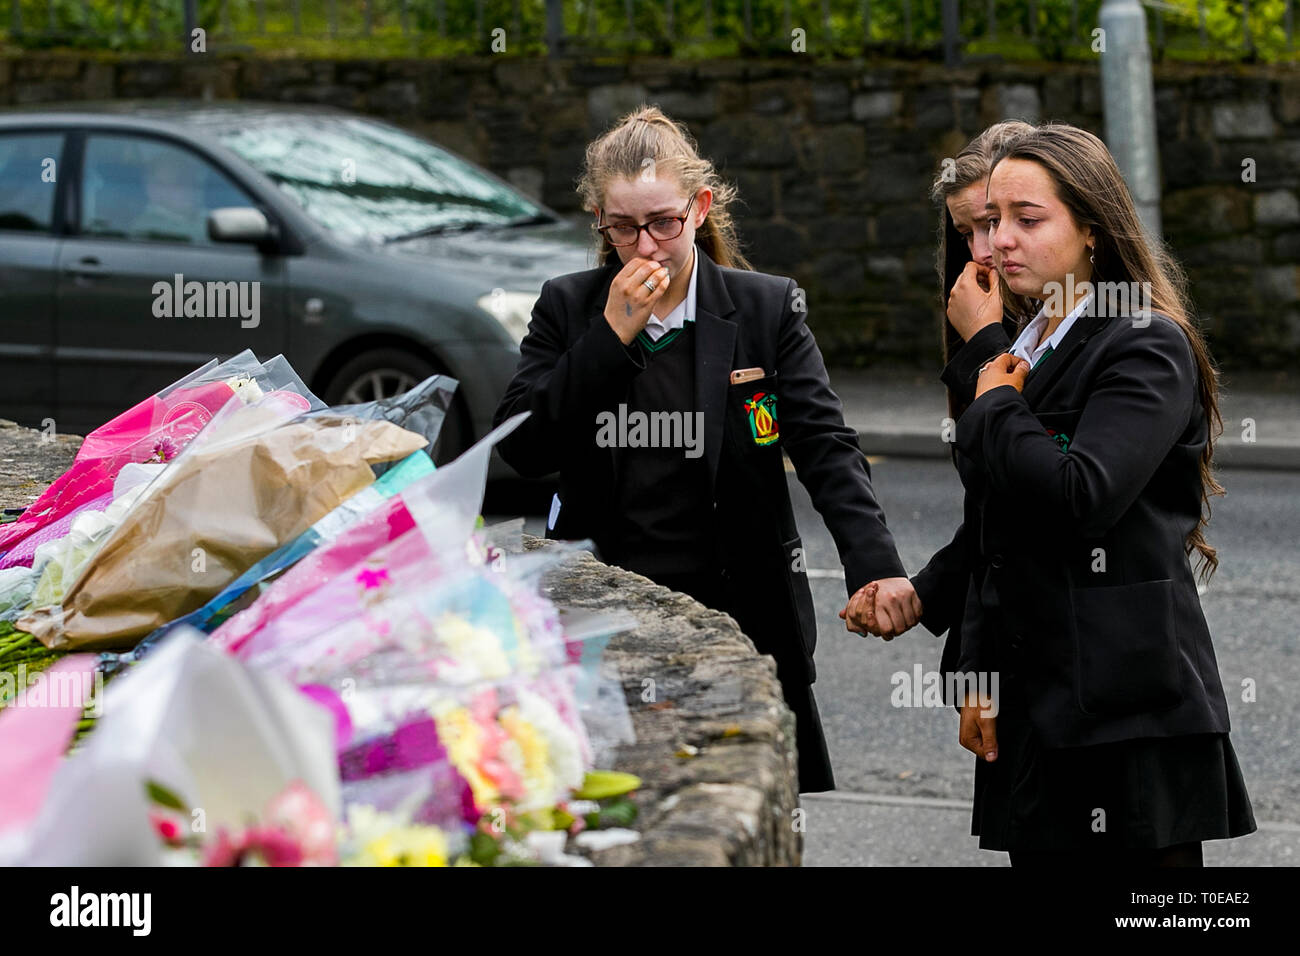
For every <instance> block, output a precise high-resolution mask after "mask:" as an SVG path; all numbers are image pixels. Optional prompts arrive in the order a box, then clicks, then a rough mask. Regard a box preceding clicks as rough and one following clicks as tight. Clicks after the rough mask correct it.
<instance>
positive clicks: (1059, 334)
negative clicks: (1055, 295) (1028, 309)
mask: <svg viewBox="0 0 1300 956" xmlns="http://www.w3.org/2000/svg"><path fill="white" fill-rule="evenodd" d="M1091 300H1092V293H1091V292H1089V293H1088V294H1087V295H1085V296H1084V297H1083V299H1081V300H1080V302H1079V304H1078V305H1076V306H1075V307H1074V308H1073V309H1071V310H1070V313H1069V315H1067V316H1066V317H1065V318H1064V319H1062V320H1061V324H1060V325H1058V326H1057V327H1056V331H1055V332H1053V333H1052V337H1051V338H1049V339H1047V340H1046V341H1044V342H1039V341H1038V339H1039V337H1040V336H1041V335H1042V334H1043V330H1044V329H1046V328H1047V306H1046V305H1043V306H1042V307H1040V308H1039V310H1038V314H1037V315H1035V316H1034V318H1033V320H1032V321H1031V322H1030V323H1029V324H1028V325H1026V326H1025V328H1024V331H1022V332H1021V333H1020V335H1019V336H1017V337H1016V342H1015V344H1014V345H1012V346H1011V354H1012V355H1018V356H1019V357H1020V358H1022V359H1024V360H1025V361H1027V362H1028V363H1029V367H1030V368H1031V369H1032V368H1033V367H1034V366H1035V365H1037V364H1038V360H1039V359H1040V358H1042V357H1043V353H1044V352H1046V351H1047V349H1048V348H1049V347H1051V348H1052V349H1055V348H1056V347H1057V346H1059V345H1060V344H1061V340H1062V339H1064V338H1065V335H1066V333H1067V332H1069V331H1070V326H1072V325H1074V320H1075V319H1077V318H1078V317H1079V316H1081V315H1083V313H1084V312H1085V311H1087V308H1088V303H1089V302H1090V301H1091ZM1035 342H1038V344H1037V345H1036V346H1035V345H1033V343H1035ZM1031 349H1032V351H1031Z"/></svg>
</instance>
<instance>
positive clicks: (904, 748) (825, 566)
mask: <svg viewBox="0 0 1300 956" xmlns="http://www.w3.org/2000/svg"><path fill="white" fill-rule="evenodd" d="M787 470H788V469H787ZM872 477H873V482H874V484H875V487H876V491H877V494H878V496H879V498H880V500H881V503H882V504H883V506H884V508H885V513H886V515H887V518H888V522H889V526H890V528H891V530H892V531H893V533H894V536H895V539H896V540H897V542H898V547H899V551H900V554H901V556H902V558H903V562H904V564H905V565H906V566H907V568H908V571H909V572H910V573H914V572H915V571H916V570H918V569H920V568H921V567H922V566H923V565H924V564H925V562H926V561H927V560H928V559H929V557H930V555H931V554H933V553H934V552H935V551H936V550H938V549H939V548H940V547H942V546H943V545H944V544H945V543H947V541H948V540H949V538H950V537H951V534H952V532H953V530H954V529H955V528H956V527H957V524H958V522H959V520H960V510H961V485H960V482H959V481H958V479H957V476H956V472H955V471H954V470H953V468H952V466H951V464H950V463H948V462H945V461H932V460H931V461H927V460H918V459H902V458H897V459H873V460H872ZM789 478H790V487H791V495H792V499H793V501H794V507H795V512H796V516H797V519H798V523H799V528H800V531H801V533H802V537H803V541H804V548H805V554H806V556H807V561H808V568H809V573H810V575H811V578H812V581H811V583H812V589H813V597H814V599H815V601H816V604H817V615H818V631H819V642H818V649H817V669H818V674H819V680H818V682H817V684H816V685H815V693H816V696H817V701H818V706H819V708H820V710H821V714H822V721H823V724H824V726H825V728H826V734H827V739H828V742H829V746H830V752H831V759H832V762H833V764H834V767H835V776H836V782H837V785H838V789H837V790H836V791H834V792H832V793H829V794H807V795H805V796H804V797H803V801H802V802H803V804H804V806H805V807H806V808H807V830H806V833H805V843H804V863H805V865H831V866H834V865H867V864H896V865H921V864H935V863H938V864H961V865H991V866H1000V865H1005V863H1006V854H1004V853H993V852H989V851H982V850H979V849H978V846H977V840H976V838H975V837H972V836H970V835H969V824H970V811H969V801H970V793H971V782H972V778H973V773H974V768H973V761H974V757H973V755H971V754H970V753H968V752H967V751H965V750H963V749H962V748H961V747H960V746H959V745H958V743H957V717H956V713H955V712H954V711H952V710H951V709H949V708H946V707H938V708H925V707H916V708H912V707H908V708H899V707H894V706H893V705H892V704H891V692H892V691H893V684H892V683H891V675H893V674H895V673H896V672H898V671H905V672H908V673H911V672H912V671H913V670H914V668H915V667H916V666H917V665H919V666H920V667H921V669H922V670H923V671H929V670H933V669H936V668H937V665H938V662H939V652H940V650H941V648H942V639H941V638H936V637H934V636H933V635H931V634H930V633H929V632H928V631H926V630H924V628H921V627H917V628H915V629H913V630H912V631H909V632H908V633H907V634H904V635H902V636H901V637H898V638H895V639H894V640H893V641H892V642H889V643H885V642H883V641H881V640H879V639H877V638H861V637H858V636H857V635H854V634H849V633H847V632H846V631H845V630H844V625H843V622H842V621H841V620H840V619H839V617H838V611H839V610H840V608H842V607H843V606H844V603H845V589H844V581H843V575H842V571H841V569H840V566H839V562H838V557H837V554H836V551H835V546H834V542H833V541H832V540H831V537H830V533H829V532H828V531H827V530H826V526H825V524H824V523H823V522H822V520H821V518H820V516H819V515H818V514H817V513H816V511H815V509H814V508H813V506H812V503H811V501H810V500H809V498H808V496H807V494H806V493H805V492H804V490H803V488H802V486H801V485H800V484H799V482H798V480H797V479H796V478H795V476H794V474H793V472H791V473H790V474H789ZM1220 482H1221V483H1222V484H1224V485H1225V486H1226V487H1227V489H1228V494H1227V496H1225V497H1224V498H1219V499H1215V503H1214V511H1213V517H1212V521H1211V524H1210V528H1209V532H1208V538H1209V541H1210V543H1211V544H1212V545H1214V546H1215V547H1216V548H1218V551H1219V558H1220V566H1219V571H1218V573H1217V574H1216V575H1215V576H1214V578H1213V579H1212V580H1211V582H1210V584H1209V586H1208V587H1207V588H1206V589H1205V593H1204V594H1203V595H1202V599H1201V600H1202V606H1203V607H1204V609H1205V614H1206V618H1207V620H1208V621H1209V625H1210V632H1211V634H1212V635H1213V636H1214V646H1215V651H1216V653H1217V655H1218V661H1219V670H1220V673H1221V674H1222V676H1223V683H1224V688H1225V690H1226V691H1227V694H1228V706H1229V710H1230V713H1231V718H1232V743H1233V747H1234V749H1235V750H1236V753H1237V757H1238V759H1239V761H1240V762H1241V766H1242V772H1243V775H1244V776H1245V779H1246V785H1247V789H1248V790H1249V792H1250V796H1251V801H1252V804H1253V806H1254V809H1255V818H1256V820H1257V822H1259V824H1260V830H1259V832H1257V833H1255V834H1252V835H1251V836H1249V837H1245V838H1241V839H1237V840H1232V841H1217V842H1211V843H1208V844H1207V845H1206V848H1205V858H1206V862H1207V864H1212V865H1269V864H1282V865H1296V864H1300V760H1298V759H1297V750H1296V743H1297V740H1300V695H1297V694H1296V693H1295V692H1294V689H1295V688H1296V687H1297V686H1300V653H1298V652H1297V641H1296V632H1295V628H1296V624H1297V621H1300V547H1297V541H1300V495H1297V493H1296V492H1297V490H1298V487H1297V486H1298V485H1300V475H1298V474H1296V473H1292V472H1276V471H1251V470H1244V469H1234V470H1231V471H1227V472H1224V473H1222V474H1221V475H1220ZM530 510H531V509H530ZM537 511H538V512H540V509H537ZM515 513H516V514H518V513H519V511H517V510H516V511H515ZM527 527H528V530H529V531H530V532H533V533H541V528H542V519H541V516H540V513H535V514H533V515H532V516H531V517H530V520H529V521H528V523H527ZM1247 678H1249V679H1252V680H1253V681H1254V682H1255V685H1256V699H1255V701H1254V702H1251V703H1247V702H1243V700H1242V682H1243V680H1245V679H1247Z"/></svg>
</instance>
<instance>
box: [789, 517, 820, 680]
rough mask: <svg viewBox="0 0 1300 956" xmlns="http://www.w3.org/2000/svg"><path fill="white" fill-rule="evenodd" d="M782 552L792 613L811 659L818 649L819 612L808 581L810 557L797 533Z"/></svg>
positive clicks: (805, 650)
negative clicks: (805, 552)
mask: <svg viewBox="0 0 1300 956" xmlns="http://www.w3.org/2000/svg"><path fill="white" fill-rule="evenodd" d="M781 553H782V557H781V560H782V561H783V562H784V563H785V580H786V584H787V585H788V586H789V591H790V613H791V615H792V616H793V620H794V626H795V628H796V629H797V630H798V631H799V640H800V642H802V644H803V649H804V653H805V654H806V655H807V656H808V657H809V658H810V659H811V658H812V656H813V651H815V650H816V649H817V612H816V609H815V608H814V606H813V597H812V587H811V585H809V583H808V570H807V568H808V558H807V555H805V554H804V550H803V542H802V541H801V540H800V539H799V537H798V536H797V535H796V536H795V537H793V538H791V539H790V540H789V541H786V542H784V543H783V544H782V545H781Z"/></svg>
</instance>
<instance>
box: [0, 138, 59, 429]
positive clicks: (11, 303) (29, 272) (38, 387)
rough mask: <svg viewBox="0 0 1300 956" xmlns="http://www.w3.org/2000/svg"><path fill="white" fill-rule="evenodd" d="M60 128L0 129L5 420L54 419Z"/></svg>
mask: <svg viewBox="0 0 1300 956" xmlns="http://www.w3.org/2000/svg"><path fill="white" fill-rule="evenodd" d="M65 138H66V137H65V134H64V133H63V132H62V131H60V130H4V131H0V303H3V307H2V308H0V417H3V418H10V419H13V420H14V421H17V422H19V423H21V424H23V425H32V426H38V427H39V426H41V425H42V423H44V422H46V421H48V420H49V419H51V418H53V417H54V416H55V413H56V411H57V409H56V407H55V401H54V395H55V392H54V294H55V274H56V263H57V259H58V249H59V242H60V239H59V236H58V217H57V207H56V202H55V200H56V198H57V197H56V193H57V190H58V184H59V172H60V170H61V169H62V168H63V147H64V141H65Z"/></svg>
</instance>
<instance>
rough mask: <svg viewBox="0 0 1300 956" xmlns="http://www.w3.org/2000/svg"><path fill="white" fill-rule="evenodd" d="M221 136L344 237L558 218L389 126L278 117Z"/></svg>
mask: <svg viewBox="0 0 1300 956" xmlns="http://www.w3.org/2000/svg"><path fill="white" fill-rule="evenodd" d="M211 132H212V133H213V134H215V135H216V138H217V139H218V141H219V142H220V143H221V144H222V145H223V146H225V147H226V148H228V149H230V150H231V151H232V152H234V153H236V154H237V155H239V156H240V157H242V158H243V159H244V160H245V161H247V162H248V163H249V164H250V165H252V166H253V167H255V168H256V169H258V170H260V171H261V172H263V173H265V174H266V175H267V176H268V177H270V178H271V179H272V180H274V181H275V183H276V184H277V185H279V187H280V188H281V189H283V190H284V191H285V192H287V193H288V194H289V195H291V196H292V197H293V198H294V199H295V200H297V202H298V203H299V204H300V205H301V206H302V208H303V209H304V210H305V211H306V212H307V214H308V215H309V216H310V217H311V218H313V219H315V220H316V221H317V222H319V223H320V224H321V225H323V226H325V227H326V228H327V229H329V230H330V232H331V233H333V234H334V235H335V236H336V237H338V238H341V239H345V240H346V239H354V240H363V241H365V240H368V241H372V242H384V241H393V240H395V239H401V238H406V237H411V236H416V235H431V234H436V233H439V232H450V231H455V230H461V229H472V228H480V227H485V226H509V225H514V224H518V223H523V222H537V221H549V220H550V218H551V217H550V216H548V215H547V214H546V213H545V211H544V210H543V209H542V208H541V207H540V206H537V205H536V204H534V203H532V202H530V201H529V200H528V199H526V198H525V197H524V196H522V195H520V194H519V193H517V192H515V191H514V190H513V189H511V188H510V187H509V186H506V185H504V184H503V183H501V182H498V181H497V180H494V179H492V178H491V177H489V176H485V175H484V174H483V173H482V172H480V171H479V170H478V169H476V168H475V167H474V166H472V165H470V164H469V163H467V162H465V161H464V160H462V159H460V158H458V157H456V156H454V155H452V154H451V153H449V152H447V151H446V150H443V149H440V148H438V147H437V146H435V145H433V144H432V143H430V142H428V141H426V140H423V139H420V138H419V137H416V136H412V135H410V134H409V133H404V132H402V131H401V130H399V129H396V128H394V127H391V126H386V125H383V124H380V123H373V122H369V121H366V120H363V119H353V118H349V117H328V118H325V117H319V116H304V117H301V118H295V117H285V116H277V117H276V118H275V120H274V122H266V121H263V122H253V123H249V124H246V125H241V126H228V127H224V128H215V129H211Z"/></svg>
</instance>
